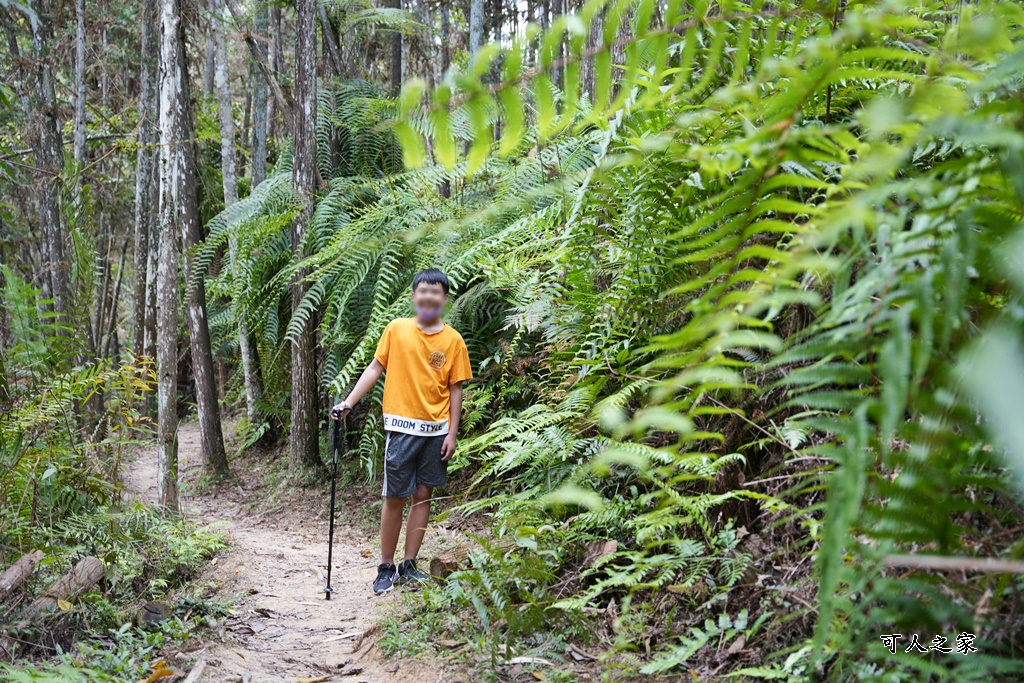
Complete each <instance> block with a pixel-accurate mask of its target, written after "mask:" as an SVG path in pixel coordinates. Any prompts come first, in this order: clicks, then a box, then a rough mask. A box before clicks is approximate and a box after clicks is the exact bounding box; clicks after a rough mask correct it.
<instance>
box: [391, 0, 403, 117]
mask: <svg viewBox="0 0 1024 683" xmlns="http://www.w3.org/2000/svg"><path fill="white" fill-rule="evenodd" d="M388 7H391V8H392V9H402V0H389V2H388ZM401 89H402V32H401V31H397V30H396V31H395V32H394V33H393V34H392V35H391V96H392V97H397V96H398V91H399V90H401Z"/></svg>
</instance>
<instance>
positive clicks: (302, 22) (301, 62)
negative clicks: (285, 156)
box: [288, 0, 320, 473]
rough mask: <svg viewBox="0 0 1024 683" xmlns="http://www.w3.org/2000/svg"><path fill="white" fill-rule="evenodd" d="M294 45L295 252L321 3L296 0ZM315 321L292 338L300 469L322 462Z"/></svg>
mask: <svg viewBox="0 0 1024 683" xmlns="http://www.w3.org/2000/svg"><path fill="white" fill-rule="evenodd" d="M297 10H298V12H297V21H296V36H297V39H296V44H295V109H294V113H293V115H292V121H293V130H294V140H295V142H294V161H293V166H292V182H293V184H294V187H295V193H296V194H297V195H298V197H299V198H300V200H301V202H302V210H301V211H300V213H299V214H298V215H297V216H296V217H295V220H294V222H293V223H292V254H293V257H294V258H295V259H296V260H299V259H302V258H304V257H305V256H307V254H308V248H307V246H306V233H307V232H308V231H309V226H310V221H311V220H312V218H313V207H314V202H315V199H314V195H315V193H316V190H317V188H318V186H319V175H320V174H319V172H318V171H317V165H316V6H315V0H297ZM306 275H307V273H306V272H305V271H300V272H297V273H296V274H295V276H294V279H293V280H292V313H293V314H294V313H295V311H296V310H297V309H298V308H299V304H300V303H301V302H302V298H303V296H304V295H305V293H306V291H307V290H308V289H309V285H308V284H306V283H305V282H304V280H305V278H306ZM314 360H315V354H314V335H313V321H312V320H308V321H306V324H304V325H302V327H301V329H300V331H299V333H298V334H297V335H296V337H295V339H294V340H293V341H292V396H291V421H292V427H291V439H290V444H289V458H288V469H289V471H291V472H293V473H294V472H297V471H299V470H300V469H302V468H304V467H311V466H315V465H318V464H319V463H320V454H319V452H318V451H319V447H318V445H319V439H318V436H317V415H316V372H315V368H314V367H313V366H314Z"/></svg>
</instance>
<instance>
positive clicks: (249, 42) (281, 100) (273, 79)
mask: <svg viewBox="0 0 1024 683" xmlns="http://www.w3.org/2000/svg"><path fill="white" fill-rule="evenodd" d="M225 4H226V5H227V7H228V11H229V12H230V13H231V18H232V19H234V20H235V24H237V25H238V27H239V28H240V29H241V28H243V27H244V30H243V33H242V35H243V37H244V38H245V44H246V46H247V47H248V48H249V57H250V59H252V60H253V62H250V63H255V64H256V65H257V66H259V67H260V70H261V71H263V76H264V77H265V78H266V79H267V82H268V83H269V84H270V88H271V91H272V92H273V93H274V99H276V100H277V104H276V109H277V110H279V111H280V115H279V117H278V118H279V119H280V120H281V121H283V123H284V127H285V130H286V131H288V130H291V127H292V122H291V117H290V116H288V107H289V103H288V98H287V96H286V95H285V93H284V88H282V87H281V83H280V81H279V80H278V79H277V75H276V74H274V73H271V72H270V69H268V68H267V65H266V64H263V63H262V62H260V61H259V60H258V59H256V58H255V56H256V55H257V54H259V51H260V48H259V46H258V45H257V43H258V42H259V41H258V40H256V38H255V37H253V34H252V32H251V31H249V30H248V29H249V27H248V24H247V23H246V22H245V21H244V20H243V17H242V14H241V13H240V12H239V10H238V7H237V6H236V3H235V0H225ZM314 28H315V26H314ZM315 51H316V49H315V45H314V53H315ZM248 123H249V122H248V120H246V127H248Z"/></svg>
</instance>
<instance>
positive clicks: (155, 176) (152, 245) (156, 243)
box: [143, 0, 161, 417]
mask: <svg viewBox="0 0 1024 683" xmlns="http://www.w3.org/2000/svg"><path fill="white" fill-rule="evenodd" d="M151 1H153V4H154V5H155V4H156V2H155V0H151ZM154 73H156V72H154ZM151 94H152V96H153V97H154V98H156V97H157V95H158V93H157V88H156V87H154V88H152V93H151ZM154 101H156V100H155V99H154ZM158 110H159V105H157V106H154V107H153V111H154V113H155V112H157V111H158ZM156 140H157V137H156V136H155V135H154V142H155V141H156ZM160 156H161V147H160V145H153V149H152V156H151V157H150V164H149V165H150V169H151V170H150V180H149V249H148V252H149V255H148V257H147V258H146V329H145V335H144V346H143V348H145V349H146V356H147V357H148V358H149V359H150V361H151V362H152V363H154V364H155V363H156V362H157V351H156V348H157V333H156V326H157V323H156V318H157V287H156V283H157V277H158V270H159V268H160V220H159V218H160V215H159V211H158V207H159V205H160ZM153 370H154V371H155V370H156V365H154V366H153ZM146 414H147V415H149V416H150V417H156V415H157V405H156V396H155V395H154V394H153V393H152V392H151V393H150V394H149V395H148V396H147V397H146Z"/></svg>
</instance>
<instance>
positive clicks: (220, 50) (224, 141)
mask: <svg viewBox="0 0 1024 683" xmlns="http://www.w3.org/2000/svg"><path fill="white" fill-rule="evenodd" d="M259 4H260V5H261V6H263V7H264V9H265V8H266V5H265V3H262V2H261V3H259ZM210 15H211V17H212V18H213V22H214V26H213V37H214V46H215V51H216V52H215V56H214V60H215V62H216V65H217V66H216V78H215V81H216V84H215V85H216V89H217V109H218V111H219V114H220V159H221V176H222V178H223V182H224V207H225V208H227V207H229V206H231V205H232V204H234V203H235V202H237V201H238V179H237V172H236V160H235V118H234V114H233V112H232V107H231V85H230V81H229V74H228V60H227V40H226V38H225V34H224V18H225V17H224V8H223V7H222V5H221V2H220V0H210ZM257 15H258V12H257ZM258 33H259V30H257V34H258ZM260 45H263V43H262V41H261V42H258V43H257V46H260ZM263 56H264V62H265V61H266V47H265V46H264V47H263ZM252 71H253V74H254V79H257V78H258V79H261V80H262V79H263V75H262V73H261V72H260V71H259V69H253V70H252ZM266 99H267V89H266V85H265V81H264V86H263V101H262V102H257V103H256V104H257V106H256V107H255V109H254V111H255V112H257V115H259V113H260V112H261V111H262V121H261V123H262V126H263V134H262V135H257V134H254V135H253V139H254V140H256V139H257V138H259V139H261V141H262V148H261V150H260V152H259V155H258V157H257V155H256V150H255V149H254V150H253V152H254V156H253V161H254V162H253V171H254V174H255V171H256V167H257V164H256V159H257V158H259V159H260V161H261V163H259V164H258V165H259V167H260V172H261V173H262V174H263V175H264V176H265V175H266V168H267V162H266V153H267V152H266V144H267V138H266V129H267V122H266V112H267V103H266ZM254 101H255V98H254ZM258 182H262V178H261V179H260V180H259V181H258ZM252 184H253V186H254V187H255V185H256V184H257V179H256V178H255V175H254V177H253V180H252ZM237 241H238V240H237V238H236V237H235V235H234V233H231V234H229V235H228V255H229V258H230V260H231V270H232V271H233V273H234V274H235V275H236V276H237V275H238V271H239V268H238V259H239V258H241V257H242V255H241V254H240V253H239V251H238V247H237ZM238 343H239V349H240V351H241V354H242V373H243V377H244V380H245V401H246V415H247V417H248V419H249V424H250V425H257V424H259V423H260V415H259V402H260V401H261V400H262V399H263V381H262V378H261V376H260V371H259V357H258V355H257V354H256V353H254V351H255V344H254V343H253V340H252V339H251V337H250V334H249V328H248V325H246V322H245V318H244V317H243V316H242V315H241V313H240V312H239V314H238Z"/></svg>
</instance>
